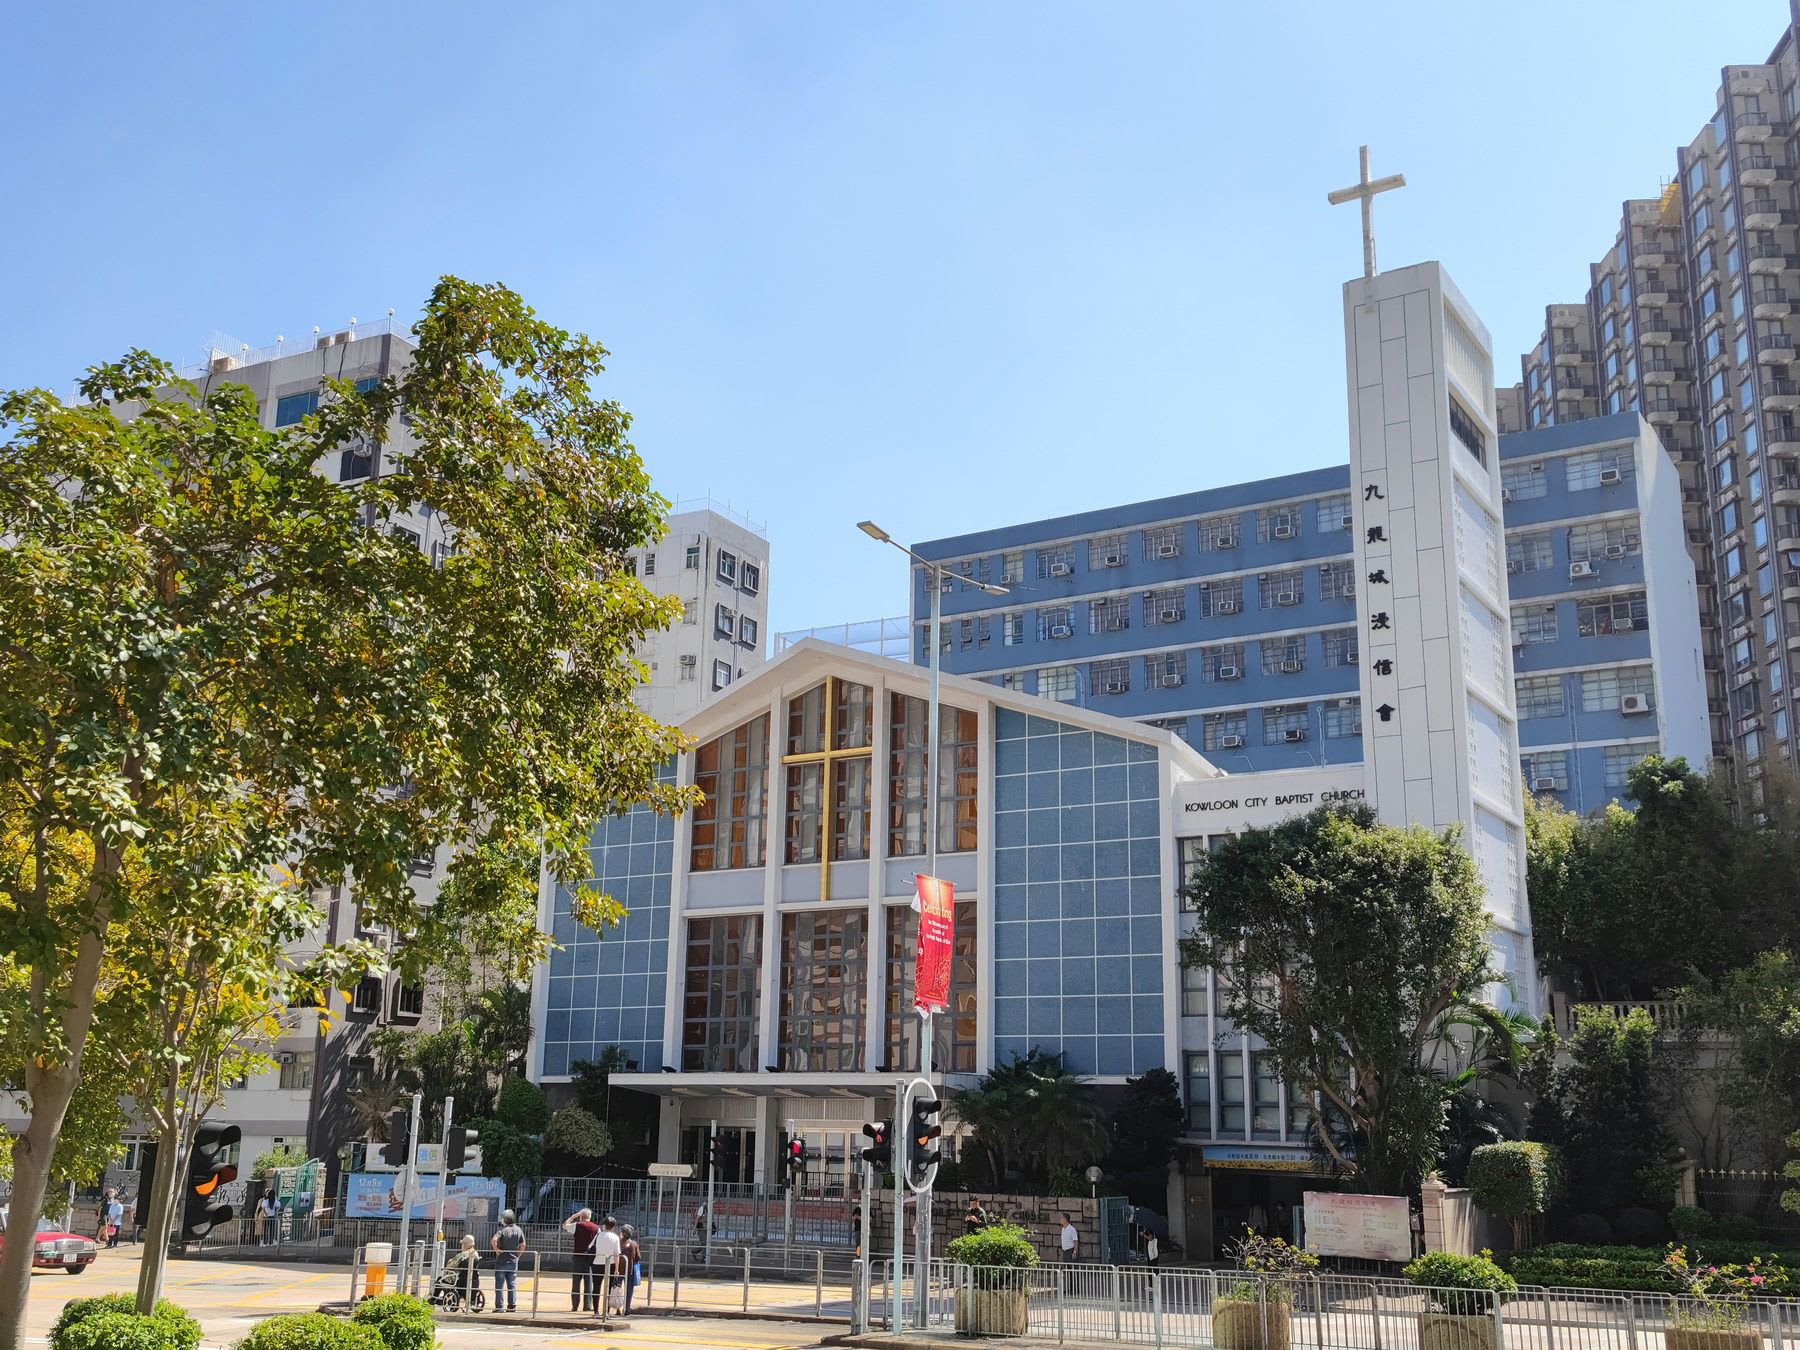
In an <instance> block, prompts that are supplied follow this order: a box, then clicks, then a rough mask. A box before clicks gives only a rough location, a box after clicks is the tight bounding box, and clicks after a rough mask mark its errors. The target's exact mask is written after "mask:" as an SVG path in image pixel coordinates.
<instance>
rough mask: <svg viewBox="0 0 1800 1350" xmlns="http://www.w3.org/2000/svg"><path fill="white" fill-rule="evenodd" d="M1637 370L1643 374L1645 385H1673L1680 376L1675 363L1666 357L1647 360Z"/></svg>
mask: <svg viewBox="0 0 1800 1350" xmlns="http://www.w3.org/2000/svg"><path fill="white" fill-rule="evenodd" d="M1638 369H1639V371H1641V372H1642V373H1643V376H1644V383H1645V384H1673V383H1674V382H1675V380H1676V377H1677V376H1678V375H1679V374H1680V372H1679V371H1678V370H1676V368H1675V363H1674V362H1673V361H1671V360H1669V359H1668V358H1667V357H1666V356H1665V357H1660V358H1656V359H1653V360H1647V361H1645V362H1644V363H1643V364H1642V365H1640V366H1639V367H1638Z"/></svg>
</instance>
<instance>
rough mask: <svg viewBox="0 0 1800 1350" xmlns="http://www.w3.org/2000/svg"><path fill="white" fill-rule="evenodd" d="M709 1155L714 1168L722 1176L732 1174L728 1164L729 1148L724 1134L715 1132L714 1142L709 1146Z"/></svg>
mask: <svg viewBox="0 0 1800 1350" xmlns="http://www.w3.org/2000/svg"><path fill="white" fill-rule="evenodd" d="M707 1156H708V1157H709V1158H711V1160H712V1170H713V1171H714V1172H715V1173H717V1174H718V1175H719V1176H720V1177H728V1176H730V1175H731V1171H730V1169H729V1168H728V1167H727V1166H726V1156H727V1150H726V1144H725V1136H724V1135H722V1134H715V1135H714V1136H713V1137H712V1143H711V1144H709V1145H708V1146H707Z"/></svg>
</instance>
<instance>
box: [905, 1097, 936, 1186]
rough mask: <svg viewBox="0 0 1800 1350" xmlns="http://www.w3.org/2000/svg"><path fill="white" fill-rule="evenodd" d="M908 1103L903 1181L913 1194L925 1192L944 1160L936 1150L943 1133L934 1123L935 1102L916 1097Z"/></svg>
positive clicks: (930, 1099)
mask: <svg viewBox="0 0 1800 1350" xmlns="http://www.w3.org/2000/svg"><path fill="white" fill-rule="evenodd" d="M927 1091H929V1089H927ZM908 1102H909V1104H910V1105H909V1110H910V1112H911V1119H910V1122H909V1124H908V1125H907V1129H906V1181H907V1185H909V1186H911V1187H912V1188H913V1190H915V1191H928V1190H930V1189H931V1183H932V1182H933V1181H935V1180H936V1179H937V1167H938V1159H939V1158H940V1157H941V1156H943V1155H942V1150H940V1149H939V1148H937V1147H936V1144H937V1141H938V1139H939V1137H940V1136H942V1134H943V1133H944V1130H943V1127H942V1126H941V1125H939V1124H938V1123H937V1115H938V1109H939V1108H938V1099H937V1097H936V1096H926V1095H925V1094H924V1093H916V1094H912V1095H909V1097H908Z"/></svg>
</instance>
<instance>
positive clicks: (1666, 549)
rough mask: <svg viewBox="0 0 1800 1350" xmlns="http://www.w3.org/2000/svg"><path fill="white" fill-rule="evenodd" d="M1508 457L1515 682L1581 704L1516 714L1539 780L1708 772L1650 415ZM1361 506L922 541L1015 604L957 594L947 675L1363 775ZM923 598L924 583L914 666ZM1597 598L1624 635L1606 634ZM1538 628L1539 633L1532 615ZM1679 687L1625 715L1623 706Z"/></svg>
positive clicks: (918, 582) (1299, 501)
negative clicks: (1351, 514) (1662, 761)
mask: <svg viewBox="0 0 1800 1350" xmlns="http://www.w3.org/2000/svg"><path fill="white" fill-rule="evenodd" d="M1500 457H1501V461H1502V469H1503V475H1504V476H1505V477H1506V478H1507V479H1508V480H1511V479H1514V478H1516V479H1518V480H1519V483H1518V488H1517V490H1516V491H1514V490H1513V489H1511V488H1509V489H1508V499H1507V501H1506V503H1505V507H1504V509H1505V515H1506V527H1507V541H1508V556H1509V563H1508V582H1509V585H1510V589H1511V600H1512V609H1513V615H1514V622H1515V635H1514V636H1515V654H1516V661H1515V664H1516V673H1517V675H1518V676H1519V677H1520V679H1521V681H1523V680H1525V679H1528V678H1529V677H1533V676H1546V675H1550V674H1554V677H1555V678H1556V679H1558V680H1559V681H1560V682H1561V683H1562V684H1563V686H1564V696H1563V697H1562V699H1561V700H1560V704H1559V703H1558V702H1557V701H1555V700H1552V699H1550V698H1549V697H1548V691H1547V690H1546V688H1545V687H1544V685H1543V684H1542V683H1541V682H1540V683H1538V684H1537V685H1534V686H1531V690H1532V692H1533V694H1534V700H1532V701H1531V705H1532V706H1535V707H1536V708H1537V709H1538V710H1539V711H1540V712H1541V713H1542V714H1543V715H1540V716H1530V717H1528V716H1527V713H1528V711H1529V707H1528V703H1527V701H1526V700H1524V699H1521V707H1520V725H1519V730H1520V740H1521V745H1522V746H1523V747H1524V748H1525V751H1526V754H1525V763H1524V766H1523V767H1524V769H1525V771H1526V776H1527V777H1528V778H1529V779H1535V780H1536V781H1538V782H1540V783H1542V784H1551V783H1554V784H1555V786H1553V787H1546V788H1545V790H1547V791H1549V792H1551V793H1552V794H1553V795H1555V796H1556V797H1557V798H1558V799H1559V800H1561V801H1563V802H1564V804H1565V805H1568V806H1569V807H1571V808H1572V809H1575V810H1579V811H1590V810H1594V809H1597V808H1599V807H1600V806H1602V805H1604V804H1605V803H1606V802H1607V801H1609V800H1611V799H1613V798H1616V797H1617V796H1618V795H1619V787H1620V771H1619V766H1618V763H1617V762H1616V761H1618V760H1619V758H1620V757H1621V756H1622V755H1624V754H1626V753H1628V752H1636V753H1638V754H1639V755H1640V757H1641V754H1643V753H1648V752H1649V751H1650V750H1652V749H1667V750H1669V752H1670V753H1685V754H1688V755H1689V756H1690V757H1691V758H1694V759H1695V760H1696V762H1704V760H1705V758H1706V754H1707V748H1706V739H1705V737H1704V735H1703V734H1689V733H1690V732H1694V730H1695V729H1696V728H1700V729H1701V730H1702V731H1703V729H1704V722H1705V715H1706V709H1705V698H1704V691H1703V689H1702V688H1701V687H1700V686H1699V684H1698V683H1697V672H1698V661H1699V653H1698V648H1697V643H1698V614H1697V605H1698V601H1697V598H1696V596H1695V593H1694V591H1693V587H1692V571H1691V565H1689V564H1688V563H1687V552H1686V548H1685V541H1684V538H1683V535H1682V528H1681V515H1680V505H1679V485H1678V481H1677V479H1676V477H1675V471H1674V466H1673V464H1672V463H1671V462H1670V461H1668V459H1667V457H1666V455H1665V454H1664V453H1663V451H1662V450H1661V448H1660V445H1659V444H1658V443H1657V441H1656V440H1655V437H1654V433H1651V432H1649V430H1648V428H1647V427H1645V426H1644V425H1643V424H1642V423H1640V422H1639V420H1638V418H1637V417H1636V415H1635V414H1629V415H1619V416H1614V417H1604V418H1595V419H1591V420H1589V421H1586V422H1581V423H1577V424H1572V425H1570V426H1565V427H1554V428H1548V429H1545V430H1542V431H1535V432H1527V433H1522V434H1518V435H1513V436H1506V437H1502V438H1501V440H1500ZM1651 485H1654V489H1655V490H1654V492H1652V491H1651V490H1650V487H1651ZM1348 489H1349V471H1348V468H1347V467H1346V468H1332V469H1321V470H1317V471H1314V472H1310V473H1301V474H1290V475H1286V476H1283V477H1279V478H1270V479H1264V480H1261V481H1258V482H1252V483H1244V484H1238V485H1234V486H1231V487H1225V488H1217V489H1212V490H1209V491H1205V492H1196V493H1188V494H1185V495H1183V496H1178V497H1167V498H1161V499H1158V500H1155V501H1148V502H1139V503H1134V504H1132V505H1129V506H1122V507H1118V508H1112V509H1107V510H1099V511H1090V512H1085V513H1082V514H1080V515H1074V516H1065V517H1059V518H1055V519H1050V520H1044V521H1038V522H1034V523H1030V524H1024V525H1015V526H1009V527H1003V528H998V529H993V530H986V531H982V532H980V533H977V534H969V535H963V536H959V537H956V538H950V539H940V540H934V541H931V542H929V543H924V544H919V545H917V546H916V551H917V552H918V553H919V554H920V555H921V556H922V557H925V558H929V559H932V560H933V561H937V562H943V563H945V564H947V565H950V566H951V567H952V569H953V570H955V571H958V572H960V573H961V574H962V575H964V576H967V577H968V578H969V579H970V580H971V581H980V582H988V583H997V584H1001V585H1004V586H1006V587H1007V588H1008V594H1007V595H1006V596H1005V597H1004V598H995V597H992V596H989V595H987V594H985V593H983V592H982V591H980V590H979V589H977V588H976V587H975V586H974V585H969V584H964V583H962V582H959V581H952V582H951V583H950V585H949V589H948V590H946V591H945V592H943V594H942V595H941V601H940V602H941V606H942V612H943V650H942V661H943V665H944V668H945V669H946V670H948V671H952V672H955V673H959V674H969V675H977V676H981V677H984V678H988V679H990V680H992V681H994V682H995V683H1004V684H1007V685H1008V686H1010V687H1012V688H1015V689H1018V690H1021V691H1023V692H1025V693H1031V694H1037V695H1040V696H1044V697H1047V698H1060V699H1061V701H1064V702H1070V703H1074V704H1076V705H1078V706H1082V707H1087V708H1092V709H1093V710H1095V711H1097V712H1105V713H1109V714H1112V715H1115V716H1120V717H1130V718H1136V719H1142V720H1146V721H1152V722H1155V723H1156V724H1158V725H1162V726H1166V727H1168V728H1169V729H1170V730H1173V731H1175V732H1176V733H1177V734H1178V735H1181V736H1182V737H1184V738H1185V739H1187V740H1188V741H1189V742H1190V743H1191V744H1193V745H1194V746H1195V747H1196V748H1197V749H1199V750H1201V752H1202V753H1204V754H1205V755H1206V756H1207V757H1208V758H1209V759H1211V760H1212V761H1213V762H1214V763H1215V764H1217V765H1218V766H1219V767H1221V768H1223V769H1225V770H1227V771H1228V772H1231V773H1244V772H1252V771H1262V770H1281V769H1294V768H1302V767H1307V766H1314V765H1318V766H1323V765H1330V764H1344V763H1355V762H1359V761H1360V760H1361V758H1362V738H1361V734H1360V731H1361V710H1360V708H1359V707H1358V706H1357V704H1358V671H1357V666H1356V664H1355V662H1356V660H1357V659H1358V657H1359V656H1360V653H1359V652H1357V651H1356V648H1357V646H1358V642H1357V634H1358V631H1359V626H1358V623H1357V617H1356V604H1355V599H1354V587H1353V586H1348V585H1342V583H1343V582H1344V581H1345V580H1347V579H1348V578H1347V575H1346V572H1347V569H1348V568H1349V567H1350V566H1351V548H1352V542H1353V541H1352V540H1351V537H1350V534H1349V531H1348V528H1347V524H1346V513H1347V512H1348V510H1349V506H1348V500H1347V497H1346V495H1345V494H1347V492H1348ZM1608 531H1610V534H1609V533H1608ZM1603 537H1605V538H1615V537H1616V538H1617V540H1618V541H1619V542H1618V543H1617V545H1616V546H1612V547H1610V548H1609V546H1607V545H1606V544H1604V543H1601V542H1596V541H1599V540H1601V539H1602V538H1603ZM1226 540H1228V541H1229V542H1225V541H1226ZM1578 554H1579V555H1580V556H1579V557H1577V555H1578ZM1652 557H1657V558H1660V559H1661V562H1660V563H1659V564H1656V565H1652V564H1650V563H1649V562H1648V561H1647V560H1648V559H1650V558H1652ZM1577 564H1579V565H1577ZM1684 567H1686V568H1687V573H1686V577H1685V580H1684V578H1683V577H1682V576H1681V575H1680V571H1681V569H1682V568H1684ZM1659 569H1660V571H1659ZM1653 573H1657V575H1652V574H1653ZM926 584H927V582H926V574H925V571H924V569H923V568H915V569H914V574H913V588H914V589H913V598H912V607H913V619H914V646H915V649H916V655H917V657H918V659H919V660H920V661H924V660H926V659H927V658H928V657H929V651H928V643H929V637H928V616H929V613H930V596H929V594H928V593H927V591H926V589H925V588H926ZM1221 592H1224V593H1225V594H1226V598H1227V600H1228V602H1230V603H1227V604H1226V605H1224V606H1220V605H1219V604H1217V603H1216V600H1217V598H1218V596H1219V595H1220V593H1221ZM1599 597H1610V598H1612V599H1613V600H1614V602H1615V607H1616V608H1617V609H1618V611H1619V614H1618V619H1619V621H1614V620H1613V618H1612V617H1611V616H1608V618H1607V619H1606V620H1605V621H1603V622H1599V623H1596V622H1593V621H1592V615H1591V614H1590V613H1589V612H1588V607H1587V606H1588V602H1590V601H1592V600H1594V599H1597V598H1599ZM1545 606H1548V607H1550V608H1549V609H1547V610H1546V609H1544V608H1543V607H1545ZM1534 608H1535V609H1536V611H1537V613H1538V614H1539V615H1541V616H1544V617H1540V618H1531V617H1528V616H1527V614H1526V611H1530V610H1532V609H1534ZM1222 611H1228V612H1222ZM1634 611H1635V612H1634ZM1653 612H1655V613H1656V616H1657V620H1658V621H1657V623H1656V624H1655V625H1654V629H1655V630H1656V633H1655V635H1654V636H1653V625H1652V624H1651V622H1650V619H1651V615H1652V613H1653ZM1551 614H1553V615H1554V619H1555V623H1554V625H1553V626H1552V625H1551V624H1550V623H1549V622H1547V617H1548V616H1549V615H1551ZM1626 620H1629V622H1626ZM1584 630H1586V631H1585V633H1584ZM1552 632H1553V634H1554V635H1553V636H1550V634H1551V633H1552ZM1689 633H1692V634H1693V642H1694V650H1693V651H1692V652H1691V653H1690V651H1689V649H1688V642H1687V635H1688V634H1689ZM1653 642H1654V643H1655V646H1654V648H1653ZM1690 655H1691V656H1692V660H1693V663H1694V667H1695V669H1694V671H1693V672H1691V674H1692V676H1693V678H1690V672H1689V671H1688V670H1687V669H1686V666H1687V664H1688V661H1689V657H1690ZM1120 662H1123V664H1120ZM1663 666H1666V667H1668V669H1667V670H1666V671H1665V670H1657V672H1656V676H1655V678H1654V680H1653V681H1651V683H1652V684H1653V685H1654V688H1650V689H1648V690H1647V691H1646V692H1644V693H1643V694H1642V695H1641V696H1640V697H1641V699H1642V701H1641V703H1638V704H1632V705H1630V706H1631V707H1632V708H1633V709H1634V711H1630V712H1626V711H1621V704H1622V695H1621V694H1620V693H1619V692H1618V691H1619V690H1620V689H1628V690H1637V689H1639V688H1640V686H1643V685H1644V683H1645V681H1646V680H1650V675H1649V672H1650V671H1651V670H1652V669H1654V668H1657V667H1663ZM1606 670H1612V671H1614V672H1616V675H1615V677H1614V678H1613V679H1612V680H1611V681H1610V682H1609V681H1607V680H1606V679H1605V678H1603V672H1604V671H1606ZM1584 682H1585V683H1584ZM1521 688H1522V689H1523V688H1524V686H1523V685H1521ZM1677 699H1678V700H1679V704H1680V706H1675V705H1674V702H1673V701H1674V700H1677ZM1664 703H1668V704H1669V705H1670V706H1667V707H1663V706H1660V705H1662V704H1664ZM1608 704H1610V705H1611V706H1606V705H1608ZM1671 722H1678V723H1679V724H1680V730H1679V733H1678V734H1675V735H1670V734H1669V732H1668V727H1669V724H1670V723H1671ZM1608 747H1612V749H1611V753H1610V754H1609V752H1608ZM1534 755H1537V756H1541V757H1543V766H1542V767H1543V768H1544V769H1545V772H1543V773H1538V772H1536V770H1537V769H1538V768H1539V767H1540V766H1539V765H1538V764H1537V763H1535V762H1534V758H1533V756H1534Z"/></svg>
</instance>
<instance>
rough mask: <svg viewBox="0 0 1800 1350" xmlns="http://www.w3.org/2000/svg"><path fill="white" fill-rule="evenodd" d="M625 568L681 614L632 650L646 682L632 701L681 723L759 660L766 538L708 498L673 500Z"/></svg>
mask: <svg viewBox="0 0 1800 1350" xmlns="http://www.w3.org/2000/svg"><path fill="white" fill-rule="evenodd" d="M630 566H631V567H632V568H633V569H634V570H635V572H636V573H637V576H638V579H639V580H640V581H642V582H643V583H644V585H645V586H647V587H649V588H650V589H651V590H652V591H655V592H656V593H657V594H658V595H674V596H679V597H680V599H681V605H682V611H681V618H680V619H679V620H678V621H677V622H676V624H675V625H674V626H673V627H672V628H669V629H666V630H664V631H663V632H660V633H653V634H651V635H650V636H649V637H648V638H646V639H645V640H644V641H643V643H642V644H641V645H640V647H639V656H640V658H641V659H642V660H643V662H644V664H645V665H646V666H647V667H648V668H649V671H650V682H649V683H648V684H645V685H640V686H639V687H638V690H637V693H636V698H637V701H638V706H639V707H641V708H643V709H644V710H645V711H646V712H648V713H649V714H650V715H651V716H652V717H654V718H656V719H657V720H658V721H659V722H667V723H675V722H681V721H683V720H685V719H686V718H687V717H688V715H689V714H690V713H692V712H693V711H694V710H695V709H696V708H698V707H699V706H700V704H701V702H702V701H704V700H705V699H706V698H708V697H710V696H711V695H712V694H714V693H715V692H717V691H718V690H720V689H724V688H725V687H726V686H728V685H730V684H731V683H732V682H733V681H734V680H739V679H742V678H743V677H744V676H745V675H746V674H748V673H749V672H750V671H752V670H754V669H755V668H756V667H757V666H759V665H761V664H762V663H763V652H764V632H763V630H764V629H765V628H766V627H767V625H768V618H769V590H768V581H769V540H768V536H767V534H766V532H765V531H764V529H763V527H762V526H761V525H760V524H758V523H757V522H756V521H754V520H751V519H750V517H748V516H746V515H744V514H742V513H741V512H737V511H733V510H732V509H731V508H730V507H728V506H725V505H723V504H722V503H719V502H715V501H713V500H712V499H711V498H699V499H696V500H693V501H680V502H677V503H676V504H675V510H674V513H673V514H671V515H670V517H669V532H668V534H666V535H665V536H664V537H663V539H662V542H661V543H658V544H656V545H654V546H652V547H650V548H646V549H639V550H637V551H636V552H635V553H634V554H633V555H632V557H631V559H630Z"/></svg>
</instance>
